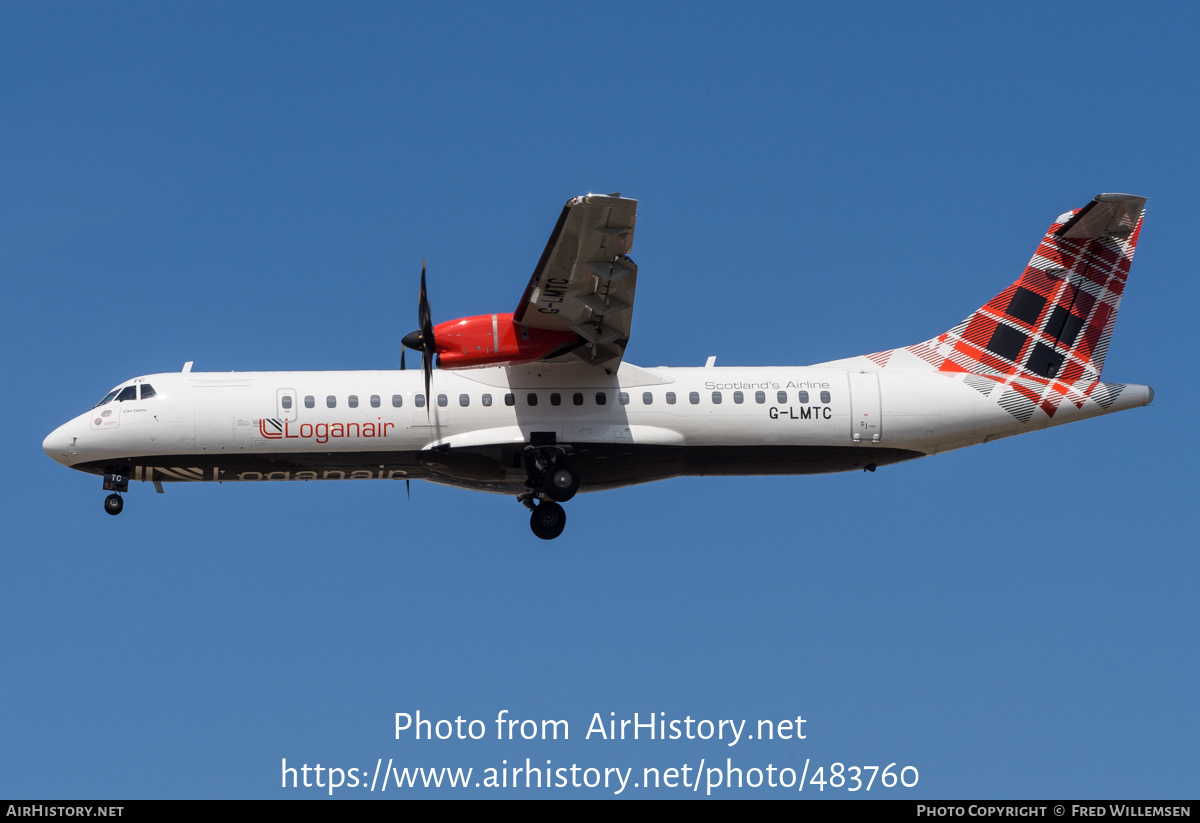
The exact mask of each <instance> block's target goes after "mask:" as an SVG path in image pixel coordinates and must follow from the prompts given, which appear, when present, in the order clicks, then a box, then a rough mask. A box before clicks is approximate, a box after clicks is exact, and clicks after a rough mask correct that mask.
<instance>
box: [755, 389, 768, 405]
mask: <svg viewBox="0 0 1200 823" xmlns="http://www.w3.org/2000/svg"><path fill="white" fill-rule="evenodd" d="M754 402H755V403H766V402H767V393H766V392H765V391H756V392H755V393H754Z"/></svg>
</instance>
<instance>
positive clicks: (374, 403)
mask: <svg viewBox="0 0 1200 823" xmlns="http://www.w3.org/2000/svg"><path fill="white" fill-rule="evenodd" d="M396 396H397V397H399V396H400V395H396ZM371 408H373V409H377V408H379V395H377V394H373V395H371Z"/></svg>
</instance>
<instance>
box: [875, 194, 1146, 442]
mask: <svg viewBox="0 0 1200 823" xmlns="http://www.w3.org/2000/svg"><path fill="white" fill-rule="evenodd" d="M1078 211H1079V210H1076V211H1073V212H1069V213H1068V214H1065V215H1063V216H1062V217H1061V218H1060V219H1059V222H1056V223H1054V224H1053V225H1051V226H1050V229H1049V230H1048V231H1047V232H1046V236H1045V237H1044V238H1043V239H1042V242H1041V244H1040V245H1039V246H1038V249H1037V251H1036V252H1035V253H1034V255H1033V258H1032V259H1031V260H1030V261H1029V265H1028V266H1027V267H1026V269H1025V272H1024V273H1023V274H1022V275H1021V278H1020V279H1019V280H1017V282H1015V283H1013V284H1012V285H1011V286H1009V287H1008V288H1007V289H1005V290H1004V291H1002V292H1000V294H998V295H996V296H995V297H994V298H992V299H991V300H990V301H988V302H987V303H986V304H985V305H984V306H982V307H981V308H980V309H979V310H978V311H976V312H975V313H974V314H972V315H971V316H970V317H968V318H967V319H966V320H964V321H963V322H961V323H959V324H958V325H957V326H955V327H954V328H952V329H950V331H948V332H946V333H945V334H941V335H939V336H937V337H935V338H934V339H932V340H926V341H925V342H924V343H917V344H916V345H914V346H908V347H906V348H905V350H906V351H908V352H911V353H912V354H914V355H916V356H917V357H919V358H921V359H922V360H924V361H925V362H926V363H929V364H930V365H931V366H933V367H934V368H936V369H937V370H938V371H941V372H948V373H961V374H963V380H964V382H965V383H966V384H967V385H969V386H971V387H972V388H974V389H975V390H976V391H979V392H980V393H981V394H983V395H985V396H989V397H993V398H995V399H996V402H997V403H998V404H999V405H1000V406H1001V407H1002V408H1004V409H1005V410H1007V411H1008V412H1009V413H1010V414H1012V415H1013V417H1015V418H1016V419H1018V420H1020V421H1021V422H1023V423H1024V422H1028V421H1029V420H1030V418H1032V416H1033V413H1034V409H1035V408H1041V409H1042V411H1044V412H1045V413H1046V414H1047V416H1050V417H1053V416H1054V412H1055V411H1056V410H1057V409H1058V407H1059V405H1060V404H1062V403H1064V402H1069V403H1074V404H1075V406H1076V407H1082V406H1083V403H1084V401H1085V400H1086V399H1087V398H1089V397H1090V398H1092V399H1093V400H1094V401H1096V402H1097V403H1099V404H1100V405H1101V406H1102V407H1104V408H1107V407H1108V406H1109V405H1111V404H1112V401H1113V400H1115V399H1116V396H1117V394H1119V393H1120V390H1121V386H1120V385H1119V384H1109V383H1101V382H1100V372H1101V370H1102V369H1103V368H1104V357H1105V355H1106V354H1107V352H1108V343H1109V340H1110V339H1111V338H1112V330H1113V324H1114V322H1115V321H1116V318H1117V309H1118V307H1119V306H1120V304H1121V295H1122V293H1123V292H1124V291H1125V282H1126V279H1127V278H1128V276H1129V267H1130V264H1131V262H1132V260H1133V253H1134V250H1135V249H1136V248H1137V241H1138V235H1139V234H1140V233H1141V229H1142V216H1143V215H1144V213H1143V215H1140V216H1139V217H1138V221H1137V225H1136V227H1135V228H1134V230H1133V231H1132V232H1131V233H1130V234H1129V236H1128V237H1124V238H1120V237H1117V238H1107V237H1103V238H1087V239H1068V238H1065V237H1059V236H1058V235H1057V234H1056V232H1057V231H1058V230H1059V229H1060V228H1061V227H1062V226H1063V225H1064V223H1066V221H1067V220H1069V219H1070V217H1072V216H1073V215H1074V214H1076V213H1077V212H1078ZM891 356H892V352H891V351H886V352H879V353H877V354H871V355H867V357H868V358H869V359H870V360H871V361H873V362H874V363H876V364H877V365H879V366H880V367H881V368H883V367H886V366H887V364H888V361H889V360H890V359H891Z"/></svg>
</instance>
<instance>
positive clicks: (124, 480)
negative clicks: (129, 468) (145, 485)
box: [104, 469, 129, 514]
mask: <svg viewBox="0 0 1200 823" xmlns="http://www.w3.org/2000/svg"><path fill="white" fill-rule="evenodd" d="M104 490H105V491H106V492H112V494H110V495H109V496H108V497H106V498H104V510H105V511H106V512H108V513H109V514H120V513H121V510H122V509H124V508H125V501H124V500H122V499H121V495H119V494H117V492H127V491H129V475H128V474H126V473H125V471H124V470H123V469H110V470H109V471H106V472H105V473H104Z"/></svg>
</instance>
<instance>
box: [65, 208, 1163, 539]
mask: <svg viewBox="0 0 1200 823" xmlns="http://www.w3.org/2000/svg"><path fill="white" fill-rule="evenodd" d="M1145 204H1146V200H1145V198H1143V197H1135V196H1133V195H1128V194H1101V195H1097V196H1096V197H1095V198H1094V199H1093V200H1092V201H1091V202H1089V203H1088V204H1087V205H1085V206H1084V207H1083V208H1081V209H1076V210H1073V211H1068V212H1066V213H1065V214H1062V215H1060V216H1059V217H1058V218H1057V219H1056V220H1055V221H1054V222H1053V224H1051V226H1050V229H1049V230H1048V231H1047V232H1046V235H1045V237H1043V238H1042V240H1041V242H1040V243H1039V244H1038V247H1037V251H1035V252H1034V255H1033V259H1031V260H1030V261H1029V265H1028V266H1027V267H1026V268H1025V271H1024V272H1023V273H1022V274H1021V276H1020V278H1019V279H1018V280H1017V281H1016V282H1015V283H1013V284H1012V285H1010V286H1009V287H1008V288H1006V289H1004V290H1003V291H1001V292H1000V293H999V294H997V295H996V296H995V297H994V298H992V299H991V300H989V301H988V302H987V303H986V304H984V305H983V306H982V307H981V308H979V309H978V310H977V311H975V312H974V313H973V314H971V315H970V316H969V317H968V318H967V319H966V320H964V321H963V322H961V323H959V324H958V325H957V326H955V327H953V328H952V329H950V330H949V331H947V332H944V333H942V334H939V335H937V336H936V337H932V338H930V339H928V340H925V341H923V342H920V343H916V344H913V345H910V346H905V347H903V348H897V349H890V350H888V351H881V352H875V353H873V354H864V355H861V356H857V357H850V358H847V359H844V360H835V361H832V362H828V363H818V364H816V365H811V366H798V367H775V366H771V367H766V368H761V367H759V368H756V367H721V368H718V367H716V366H715V364H714V361H713V358H710V359H709V362H708V365H707V366H705V367H704V368H653V369H646V368H639V367H637V366H634V365H632V364H630V363H626V362H624V355H625V348H626V345H627V344H628V342H629V336H630V329H631V321H632V315H633V304H634V291H635V287H636V285H637V276H638V268H637V266H636V265H635V264H634V262H633V260H632V259H630V257H629V252H630V250H631V248H632V245H633V234H634V222H635V219H636V212H637V201H636V200H632V199H629V198H626V197H621V196H620V195H619V194H611V195H594V194H589V195H585V196H582V197H576V198H574V199H572V200H569V201H568V202H567V204H566V206H565V207H564V208H563V210H562V213H561V215H560V216H559V218H558V222H557V224H556V225H555V227H554V230H553V232H552V233H551V235H550V240H549V242H548V243H547V244H546V248H545V250H544V251H543V252H542V256H541V259H540V260H539V261H538V263H537V266H536V268H535V269H534V271H533V276H532V277H531V278H530V280H529V283H528V285H527V286H526V287H525V291H524V293H523V294H522V295H521V298H520V301H519V303H518V304H517V307H516V310H515V311H514V312H513V313H511V314H485V315H480V316H476V317H465V318H461V319H458V320H451V321H447V322H443V323H440V324H438V325H434V324H433V321H432V312H431V310H430V304H429V299H428V296H427V292H426V287H425V268H424V265H422V270H421V290H420V298H419V303H418V325H419V328H418V329H417V330H415V331H414V332H412V333H411V334H409V335H408V336H406V337H405V338H404V341H403V342H404V345H405V346H406V347H408V348H412V349H414V350H416V351H419V352H420V353H421V370H420V371H419V372H418V371H417V370H416V369H412V370H407V369H405V368H404V354H403V351H404V350H403V349H401V368H400V369H399V370H393V371H314V372H221V373H203V372H195V371H192V370H191V365H192V364H191V363H190V362H189V363H187V364H185V365H184V367H183V370H182V371H180V372H174V373H163V374H151V375H146V376H144V377H135V378H133V379H131V380H126V381H124V382H122V383H121V384H120V385H118V386H116V387H115V388H113V390H112V391H110V392H108V393H107V394H106V395H105V396H104V398H103V399H102V400H101V401H100V402H99V403H98V404H96V406H95V407H94V408H92V409H91V410H90V411H87V412H84V413H83V414H81V415H79V416H78V417H76V418H74V419H73V420H71V421H70V422H68V423H65V424H64V425H62V426H59V427H58V428H57V429H55V430H54V431H53V432H52V433H51V434H50V435H49V436H48V437H47V438H46V440H45V442H44V443H43V445H42V447H43V448H44V449H45V451H46V453H47V454H48V455H50V457H52V458H54V459H55V460H57V461H58V462H60V463H62V464H63V465H65V466H69V467H71V468H73V469H78V470H79V471H83V472H88V473H90V474H96V475H100V476H101V477H102V478H103V487H104V489H105V490H107V491H109V492H111V494H109V495H108V496H107V498H106V499H105V501H104V509H105V511H107V512H108V513H109V514H113V515H115V514H120V513H121V510H122V509H123V508H124V499H123V498H122V497H121V494H122V493H123V492H127V491H128V486H129V482H130V481H131V480H133V481H141V482H146V483H151V484H153V486H154V488H155V490H156V491H158V492H162V490H163V485H164V484H165V483H176V482H213V481H216V482H228V481H247V482H258V481H267V480H353V479H368V478H372V479H386V480H400V479H403V480H404V481H406V485H407V482H408V481H410V480H412V479H420V480H429V481H432V482H435V483H443V484H447V485H451V486H459V487H461V488H466V489H474V490H476V491H485V492H493V493H496V494H511V495H514V496H516V498H517V500H518V501H520V502H521V503H522V504H524V505H525V506H526V507H527V508H528V509H529V510H530V511H531V514H530V526H531V528H532V530H533V533H534V534H535V535H537V536H538V537H540V538H543V539H546V540H549V539H553V538H555V537H558V536H559V535H560V534H561V533H562V531H563V528H564V526H565V525H566V513H565V511H564V509H563V506H562V504H563V503H565V502H567V501H568V500H570V499H571V498H572V497H573V496H574V495H575V494H576V493H577V492H581V491H582V492H586V491H601V490H604V489H613V488H618V487H620V486H627V485H631V484H634V483H644V482H647V481H651V480H661V479H664V478H669V477H680V476H684V475H768V474H815V473H821V472H839V471H853V470H866V471H872V472H873V471H875V470H876V469H877V468H879V467H880V466H887V465H889V464H893V463H899V462H901V461H904V460H911V459H913V458H916V457H924V456H926V455H932V454H937V453H939V452H944V451H949V450H951V449H958V448H962V447H964V446H971V445H975V444H977V443H986V442H988V441H991V440H996V439H998V438H1001V437H1009V436H1011V435H1014V434H1021V433H1023V432H1028V431H1034V430H1037V429H1044V428H1047V427H1049V426H1058V425H1060V424H1063V423H1071V422H1074V421H1076V420H1083V419H1085V418H1089V417H1097V416H1099V415H1102V414H1109V413H1112V412H1116V411H1122V410H1125V409H1129V408H1133V407H1135V406H1145V405H1147V404H1149V403H1150V402H1151V400H1153V398H1154V392H1153V390H1152V389H1151V388H1150V387H1149V386H1140V385H1133V384H1126V383H1106V382H1103V381H1101V379H1100V373H1101V370H1102V369H1103V367H1104V358H1105V354H1106V353H1107V351H1108V344H1109V340H1110V338H1111V337H1112V331H1113V323H1114V322H1115V321H1116V318H1117V309H1118V307H1119V306H1120V303H1121V297H1122V295H1123V294H1124V291H1125V283H1126V279H1127V277H1128V274H1129V266H1130V262H1131V261H1132V259H1133V253H1134V249H1135V248H1136V246H1137V240H1138V233H1139V231H1140V229H1141V224H1142V217H1143V214H1144V211H1145ZM435 365H436V366H437V368H435Z"/></svg>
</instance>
